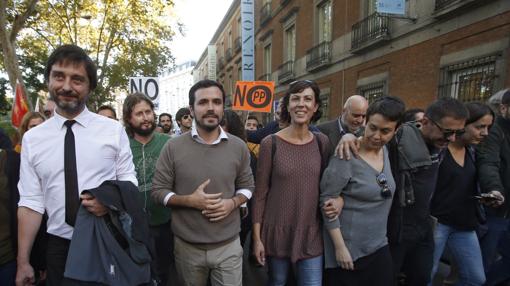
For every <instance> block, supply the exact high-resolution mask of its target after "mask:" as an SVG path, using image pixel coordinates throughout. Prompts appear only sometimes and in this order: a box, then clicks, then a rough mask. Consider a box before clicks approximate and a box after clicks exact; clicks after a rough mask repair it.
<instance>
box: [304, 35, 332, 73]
mask: <svg viewBox="0 0 510 286" xmlns="http://www.w3.org/2000/svg"><path fill="white" fill-rule="evenodd" d="M330 63H331V42H329V41H324V42H322V43H320V44H318V45H317V46H315V47H313V48H311V49H309V50H308V52H307V53H306V69H307V70H309V71H311V70H314V69H317V68H319V67H323V66H325V65H329V64H330Z"/></svg>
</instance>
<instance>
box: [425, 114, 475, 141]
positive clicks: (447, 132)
mask: <svg viewBox="0 0 510 286" xmlns="http://www.w3.org/2000/svg"><path fill="white" fill-rule="evenodd" d="M429 120H430V121H432V123H434V125H436V127H437V128H438V129H439V131H441V133H443V138H444V139H448V138H450V137H452V135H455V138H458V137H460V136H462V135H463V134H464V133H466V129H464V128H462V129H457V130H452V129H444V128H443V127H441V125H439V124H438V123H437V122H435V121H434V120H432V119H430V118H429Z"/></svg>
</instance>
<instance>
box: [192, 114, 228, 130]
mask: <svg viewBox="0 0 510 286" xmlns="http://www.w3.org/2000/svg"><path fill="white" fill-rule="evenodd" d="M207 115H211V114H206V115H204V117H205V116H207ZM214 115H215V114H214ZM204 117H202V120H203V118H204ZM217 119H218V120H217V121H218V123H216V124H214V125H205V124H202V122H200V120H195V124H196V125H197V126H198V127H200V128H202V129H204V130H205V131H207V132H211V131H214V130H215V129H216V128H218V126H220V123H221V121H222V118H219V117H217Z"/></svg>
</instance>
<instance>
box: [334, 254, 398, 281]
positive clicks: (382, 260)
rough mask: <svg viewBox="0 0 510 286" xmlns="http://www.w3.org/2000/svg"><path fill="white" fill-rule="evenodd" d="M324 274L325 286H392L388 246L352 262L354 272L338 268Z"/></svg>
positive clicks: (391, 268) (391, 267) (391, 266)
mask: <svg viewBox="0 0 510 286" xmlns="http://www.w3.org/2000/svg"><path fill="white" fill-rule="evenodd" d="M326 272H327V273H328V274H327V275H328V277H327V279H325V284H324V285H326V286H337V285H342V286H364V285H366V286H372V285H380V286H391V285H393V264H392V261H391V255H390V249H389V247H388V246H384V247H382V248H380V249H378V250H377V251H376V252H374V253H372V254H370V255H367V256H364V257H361V258H359V259H357V260H356V261H354V270H344V269H342V268H340V267H338V268H334V269H327V270H326Z"/></svg>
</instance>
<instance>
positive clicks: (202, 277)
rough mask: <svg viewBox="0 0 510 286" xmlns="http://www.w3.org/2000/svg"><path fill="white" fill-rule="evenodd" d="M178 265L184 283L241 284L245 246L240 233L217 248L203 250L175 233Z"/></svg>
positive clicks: (201, 285) (192, 285)
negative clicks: (240, 238) (242, 245)
mask: <svg viewBox="0 0 510 286" xmlns="http://www.w3.org/2000/svg"><path fill="white" fill-rule="evenodd" d="M174 254H175V266H176V268H177V275H179V280H180V281H182V282H183V285H184V286H205V285H207V278H208V277H209V274H210V277H211V285H212V286H220V285H222V286H240V285H242V276H243V274H242V273H243V249H242V247H241V243H240V240H239V237H238V238H237V239H236V240H234V241H232V242H230V243H228V244H226V245H223V246H220V247H217V248H215V249H209V250H204V249H200V248H197V247H196V246H195V245H193V244H190V243H187V242H185V241H183V240H182V239H180V238H178V237H177V236H175V245H174Z"/></svg>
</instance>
